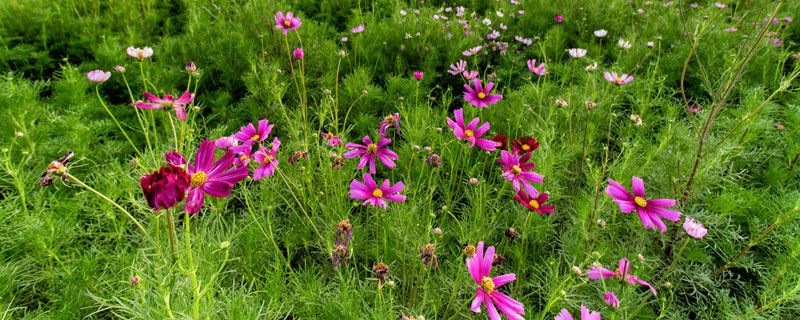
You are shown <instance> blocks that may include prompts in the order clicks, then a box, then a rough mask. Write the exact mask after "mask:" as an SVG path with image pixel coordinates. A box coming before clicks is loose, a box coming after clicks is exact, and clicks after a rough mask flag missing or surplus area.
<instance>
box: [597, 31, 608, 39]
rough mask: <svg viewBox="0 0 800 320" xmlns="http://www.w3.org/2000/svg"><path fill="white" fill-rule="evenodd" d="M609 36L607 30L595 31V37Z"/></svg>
mask: <svg viewBox="0 0 800 320" xmlns="http://www.w3.org/2000/svg"><path fill="white" fill-rule="evenodd" d="M607 34H608V31H606V29H600V30H595V31H594V36H595V37H598V38H602V37H605V36H606V35H607Z"/></svg>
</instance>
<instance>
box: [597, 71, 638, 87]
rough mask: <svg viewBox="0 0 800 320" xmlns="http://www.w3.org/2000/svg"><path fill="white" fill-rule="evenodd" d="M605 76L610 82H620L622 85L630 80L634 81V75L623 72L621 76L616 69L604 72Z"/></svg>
mask: <svg viewBox="0 0 800 320" xmlns="http://www.w3.org/2000/svg"><path fill="white" fill-rule="evenodd" d="M603 77H605V78H606V80H608V82H611V83H615V84H620V85H622V84H626V83H628V82H631V81H633V76H629V75H628V74H626V73H623V74H622V75H621V76H620V75H617V72H616V71H613V72H611V73H608V71H606V72H605V73H603Z"/></svg>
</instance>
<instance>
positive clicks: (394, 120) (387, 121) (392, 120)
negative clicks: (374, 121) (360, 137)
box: [378, 113, 400, 137]
mask: <svg viewBox="0 0 800 320" xmlns="http://www.w3.org/2000/svg"><path fill="white" fill-rule="evenodd" d="M391 127H395V128H396V129H397V133H400V114H399V113H395V114H390V115H388V116H386V117H385V118H383V121H381V125H380V129H378V134H380V136H381V137H384V136H386V129H388V128H391Z"/></svg>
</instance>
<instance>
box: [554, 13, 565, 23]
mask: <svg viewBox="0 0 800 320" xmlns="http://www.w3.org/2000/svg"><path fill="white" fill-rule="evenodd" d="M556 22H558V23H562V22H564V16H562V15H560V14H557V15H556Z"/></svg>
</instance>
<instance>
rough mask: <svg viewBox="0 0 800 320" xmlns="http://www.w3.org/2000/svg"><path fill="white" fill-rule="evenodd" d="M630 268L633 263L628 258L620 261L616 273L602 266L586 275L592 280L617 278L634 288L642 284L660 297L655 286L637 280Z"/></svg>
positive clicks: (595, 267) (594, 268) (593, 268)
mask: <svg viewBox="0 0 800 320" xmlns="http://www.w3.org/2000/svg"><path fill="white" fill-rule="evenodd" d="M630 266H631V263H630V261H628V258H622V259H620V260H619V268H618V269H617V271H616V272H613V271H611V270H608V269H606V268H603V267H601V266H592V268H591V269H589V270H587V271H586V274H587V275H589V279H592V280H598V279H602V278H611V277H615V278H620V279H622V280H625V281H626V282H628V284H630V285H632V286H635V285H636V284H637V283H638V284H642V285H645V286H647V287H648V288H650V290H651V291H653V295H654V296H658V293H657V292H656V289H654V288H653V286H651V285H650V284H649V283H647V282H646V281H643V280H639V278H636V276H634V275H632V274H630V273H628V271H629V269H630Z"/></svg>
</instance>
